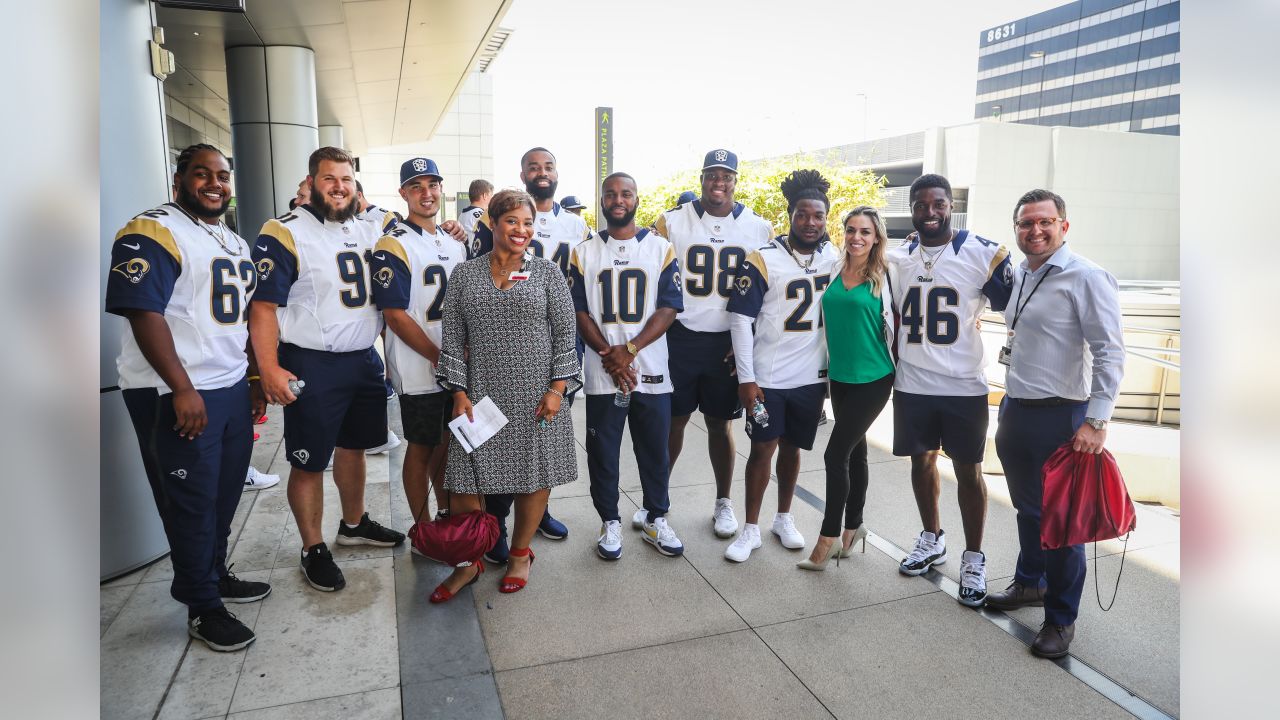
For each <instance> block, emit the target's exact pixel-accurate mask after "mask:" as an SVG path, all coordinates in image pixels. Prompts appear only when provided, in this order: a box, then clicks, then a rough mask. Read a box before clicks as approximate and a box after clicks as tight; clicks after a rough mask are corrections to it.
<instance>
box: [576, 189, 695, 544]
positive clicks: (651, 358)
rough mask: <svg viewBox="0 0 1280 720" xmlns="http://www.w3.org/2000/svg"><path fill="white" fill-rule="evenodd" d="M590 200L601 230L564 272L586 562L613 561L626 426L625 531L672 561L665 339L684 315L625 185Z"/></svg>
mask: <svg viewBox="0 0 1280 720" xmlns="http://www.w3.org/2000/svg"><path fill="white" fill-rule="evenodd" d="M600 198H601V201H600V205H601V210H602V213H603V216H604V219H605V223H606V225H607V226H608V229H607V230H606V231H605V232H602V233H600V235H598V236H594V237H592V238H590V239H588V240H584V241H583V242H582V243H580V244H578V245H577V246H576V247H574V249H573V251H572V254H571V259H570V267H569V287H570V292H571V294H572V295H573V305H574V309H575V310H576V311H577V314H578V334H579V335H580V336H581V337H582V339H583V341H584V342H585V343H586V344H587V347H588V348H590V350H591V351H590V352H588V353H586V357H585V360H584V363H583V365H584V371H585V376H586V382H585V384H584V392H585V393H586V395H587V469H588V471H589V472H590V475H591V500H592V502H593V503H595V506H596V512H597V513H599V514H600V521H601V522H602V523H603V525H602V526H601V528H600V539H599V540H598V541H597V543H596V554H598V555H599V556H600V557H601V558H604V559H605V560H617V559H618V558H619V557H621V556H622V519H621V517H620V516H619V514H618V452H619V448H620V447H621V444H622V428H623V426H624V425H628V424H629V425H630V426H631V442H632V445H633V446H634V448H635V453H636V465H637V466H638V467H639V470H640V485H641V488H642V489H643V493H644V506H643V507H642V508H640V509H639V510H637V511H636V513H635V516H634V517H632V519H631V524H632V526H633V527H635V528H636V529H638V530H641V531H642V533H643V536H642V537H643V539H644V540H645V542H648V543H649V544H651V545H653V546H654V547H655V548H657V550H658V552H660V553H662V554H663V555H666V556H668V557H675V556H677V555H681V554H683V553H684V544H683V543H681V542H680V538H679V537H677V536H676V532H675V530H674V529H673V528H672V527H671V525H670V524H668V523H667V518H666V514H667V510H668V509H669V505H670V498H669V495H668V485H669V480H670V473H669V471H668V466H667V433H668V431H669V430H670V427H671V377H670V375H671V373H670V370H669V367H668V356H667V340H666V332H667V328H668V327H670V326H671V323H672V321H673V320H675V317H676V313H678V312H680V310H681V308H682V307H683V306H684V297H683V293H682V292H681V289H680V263H679V261H677V260H676V254H675V249H674V248H673V247H672V245H671V243H669V242H667V240H666V238H663V237H661V236H659V235H656V234H654V233H651V232H649V231H648V230H647V229H645V230H639V231H637V230H636V222H635V217H636V208H637V207H638V206H639V203H640V201H639V197H638V195H637V193H636V181H635V179H634V178H632V177H631V176H630V175H627V174H626V173H614V174H612V175H610V176H609V177H607V178H605V181H604V183H603V184H602V185H601V189H600Z"/></svg>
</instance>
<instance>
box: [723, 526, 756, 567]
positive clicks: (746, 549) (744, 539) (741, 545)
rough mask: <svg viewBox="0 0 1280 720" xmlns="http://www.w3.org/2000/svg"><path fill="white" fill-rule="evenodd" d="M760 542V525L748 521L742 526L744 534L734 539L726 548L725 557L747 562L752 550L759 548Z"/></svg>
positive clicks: (734, 560)
mask: <svg viewBox="0 0 1280 720" xmlns="http://www.w3.org/2000/svg"><path fill="white" fill-rule="evenodd" d="M761 545H762V543H761V542H760V526H759V525H752V524H751V523H747V524H746V525H743V526H742V534H741V535H739V536H738V539H737V540H734V541H733V542H732V543H731V544H730V545H729V547H727V548H725V550H724V559H725V560H732V561H733V562H746V560H747V558H749V557H751V551H752V550H755V549H756V548H759V547H760V546H761Z"/></svg>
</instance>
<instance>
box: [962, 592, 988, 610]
mask: <svg viewBox="0 0 1280 720" xmlns="http://www.w3.org/2000/svg"><path fill="white" fill-rule="evenodd" d="M956 602H958V603H960V604H961V605H964V606H965V607H971V608H978V607H982V606H983V605H985V604H987V594H986V593H983V594H982V597H980V598H976V599H975V598H966V597H965V596H963V595H960V596H957V597H956Z"/></svg>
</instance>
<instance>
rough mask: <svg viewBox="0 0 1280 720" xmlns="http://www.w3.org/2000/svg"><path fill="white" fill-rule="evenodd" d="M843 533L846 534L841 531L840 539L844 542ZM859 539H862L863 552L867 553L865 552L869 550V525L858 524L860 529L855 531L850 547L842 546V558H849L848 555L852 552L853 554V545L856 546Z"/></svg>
mask: <svg viewBox="0 0 1280 720" xmlns="http://www.w3.org/2000/svg"><path fill="white" fill-rule="evenodd" d="M843 535H844V534H843V533H841V538H840V540H841V542H842V543H843V542H844V537H843ZM859 540H861V541H862V552H864V553H865V552H866V551H867V526H866V525H859V526H858V529H857V530H854V531H853V540H851V541H850V542H849V547H843V546H842V547H841V548H840V557H842V558H847V557H849V556H850V555H852V554H853V546H854V545H857V544H858V541H859Z"/></svg>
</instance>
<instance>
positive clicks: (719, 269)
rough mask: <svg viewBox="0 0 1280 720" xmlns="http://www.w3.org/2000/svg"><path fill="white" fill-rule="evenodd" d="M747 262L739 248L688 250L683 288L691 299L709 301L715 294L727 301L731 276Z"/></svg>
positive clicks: (731, 289)
mask: <svg viewBox="0 0 1280 720" xmlns="http://www.w3.org/2000/svg"><path fill="white" fill-rule="evenodd" d="M746 258H747V251H746V250H743V249H742V248H740V247H723V248H720V251H719V252H716V248H714V247H712V246H710V245H693V246H690V248H689V252H688V254H687V255H685V264H684V288H685V290H686V291H688V293H689V294H690V295H692V296H694V297H708V296H710V295H711V292H712V291H713V290H714V291H715V292H717V293H719V295H720V297H722V298H727V297H729V293H731V292H733V276H734V273H736V272H737V271H738V267H739V266H740V265H742V261H743V260H745V259H746Z"/></svg>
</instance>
